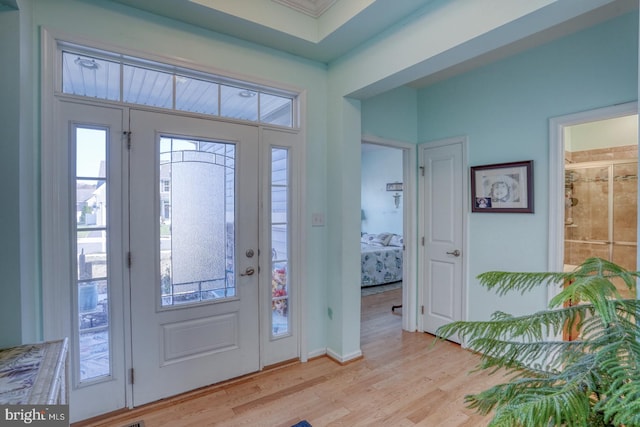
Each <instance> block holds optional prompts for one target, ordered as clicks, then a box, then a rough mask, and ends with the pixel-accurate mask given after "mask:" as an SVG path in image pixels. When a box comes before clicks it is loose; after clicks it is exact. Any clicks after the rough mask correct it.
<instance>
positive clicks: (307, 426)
mask: <svg viewBox="0 0 640 427" xmlns="http://www.w3.org/2000/svg"><path fill="white" fill-rule="evenodd" d="M291 427H312V426H311V424H309V423H308V422H307V420H302V421H300V422H299V423H297V424H294V425H292V426H291Z"/></svg>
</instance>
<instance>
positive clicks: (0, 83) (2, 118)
mask: <svg viewBox="0 0 640 427" xmlns="http://www.w3.org/2000/svg"><path fill="white" fill-rule="evenodd" d="M19 19H20V16H19V13H18V11H16V10H11V9H8V8H3V9H0V58H2V60H1V61H0V76H2V78H0V93H2V99H1V100H0V182H2V183H3V187H4V190H3V198H2V199H3V200H2V209H0V235H1V236H2V238H0V271H2V284H1V285H0V287H1V288H2V298H0V347H2V346H4V345H6V346H9V345H17V344H20V343H21V342H22V316H21V299H22V296H21V291H20V270H19V266H20V230H19V228H18V224H19V222H20V216H19V207H20V200H19V192H18V183H19V182H20V179H19V173H20V171H19V167H18V165H19V163H20V161H19V160H20V158H19V149H20V144H19V141H20V105H21V102H20V85H19V82H20V49H19V46H20V44H19V33H20V31H19V29H20V25H19Z"/></svg>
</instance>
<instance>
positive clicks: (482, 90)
mask: <svg viewBox="0 0 640 427" xmlns="http://www.w3.org/2000/svg"><path fill="white" fill-rule="evenodd" d="M637 86H638V15H637V12H634V13H630V14H627V15H623V16H621V17H619V18H616V19H613V20H611V21H608V22H606V23H603V24H600V25H598V26H596V27H592V28H590V29H587V30H584V31H582V32H580V33H577V34H574V35H570V36H567V37H565V38H563V39H561V40H558V41H555V42H553V43H550V44H547V45H544V46H540V47H538V48H535V49H532V50H530V51H527V52H524V53H522V54H519V55H517V56H514V57H510V58H508V59H505V60H502V61H500V62H497V63H494V64H492V65H489V66H485V67H483V68H481V69H478V70H475V71H472V72H469V73H466V74H464V75H461V76H458V77H455V78H451V79H449V80H447V81H444V82H441V83H438V84H435V85H433V86H431V87H428V88H425V89H422V90H420V91H419V93H418V140H419V141H420V142H424V141H433V140H437V139H441V138H447V137H451V136H457V135H466V136H467V137H468V138H469V147H468V161H469V165H470V166H473V165H482V164H490V163H500V162H510V161H519V160H530V159H532V160H533V161H534V176H535V178H534V184H535V214H490V213H469V214H468V224H469V240H468V249H467V259H468V262H469V288H468V301H469V307H468V312H469V317H470V318H471V319H479V318H486V317H487V316H488V315H489V314H490V313H492V312H493V311H495V310H504V311H507V312H512V313H519V312H524V311H531V310H538V309H540V308H542V307H543V305H544V304H545V303H546V292H544V291H542V290H541V291H539V292H534V293H533V295H531V297H528V298H521V297H520V295H509V296H507V297H504V298H502V299H498V298H497V297H495V296H494V295H492V294H490V293H488V292H485V291H484V290H483V289H481V288H479V286H478V284H477V280H476V279H475V277H476V276H477V275H478V274H480V273H482V272H484V271H488V270H494V269H499V270H513V271H543V270H546V268H547V257H548V238H547V235H548V232H547V227H548V217H549V212H548V186H549V179H548V176H549V169H548V158H549V119H550V118H552V117H554V116H559V115H565V114H570V113H575V112H579V111H584V110H590V109H594V108H598V107H604V106H609V105H613V104H617V103H623V102H628V101H634V100H635V99H636V98H637V94H638V90H637Z"/></svg>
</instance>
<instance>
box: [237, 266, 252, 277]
mask: <svg viewBox="0 0 640 427" xmlns="http://www.w3.org/2000/svg"><path fill="white" fill-rule="evenodd" d="M255 272H256V270H255V269H254V268H253V267H247V269H246V270H245V271H244V273H240V275H241V276H253V273H255Z"/></svg>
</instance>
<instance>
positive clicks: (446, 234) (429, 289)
mask: <svg viewBox="0 0 640 427" xmlns="http://www.w3.org/2000/svg"><path fill="white" fill-rule="evenodd" d="M421 157H422V165H423V166H422V168H424V169H423V171H424V178H423V181H422V186H421V187H422V191H421V192H422V205H421V206H422V214H421V219H420V222H421V225H422V226H421V230H422V236H423V237H422V238H423V246H424V248H423V249H424V250H423V256H422V260H423V262H422V263H421V264H422V266H421V267H422V271H421V273H420V274H421V278H422V279H421V283H422V292H421V294H422V310H421V312H422V313H423V316H422V328H421V329H422V330H423V331H425V332H429V333H434V332H435V331H436V329H438V328H439V327H440V326H442V325H445V324H447V323H450V322H453V321H456V320H462V307H463V259H464V251H463V243H464V206H465V203H464V195H465V190H464V189H465V178H464V177H465V172H464V163H463V159H464V144H463V142H462V141H459V140H458V141H453V142H450V143H444V144H441V145H437V146H433V145H427V146H423V148H422V152H421ZM454 340H457V338H455V337H454Z"/></svg>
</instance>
